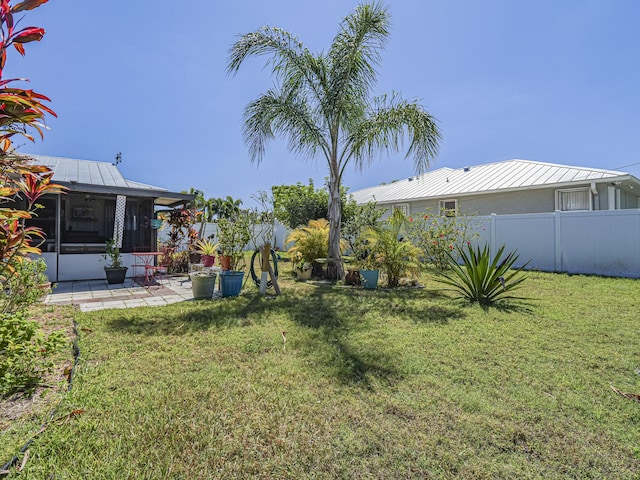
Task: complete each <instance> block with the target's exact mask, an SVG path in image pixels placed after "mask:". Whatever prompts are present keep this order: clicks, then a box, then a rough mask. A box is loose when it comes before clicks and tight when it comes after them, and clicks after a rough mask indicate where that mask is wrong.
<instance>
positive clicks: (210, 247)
mask: <svg viewBox="0 0 640 480" xmlns="http://www.w3.org/2000/svg"><path fill="white" fill-rule="evenodd" d="M195 248H196V253H199V254H200V255H215V254H216V252H217V251H218V244H217V243H214V242H212V241H211V240H198V241H197V242H196V244H195Z"/></svg>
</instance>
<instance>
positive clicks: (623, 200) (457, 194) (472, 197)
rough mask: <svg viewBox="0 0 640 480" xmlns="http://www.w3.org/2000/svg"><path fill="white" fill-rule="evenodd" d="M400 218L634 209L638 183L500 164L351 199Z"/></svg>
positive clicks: (615, 175) (595, 172)
mask: <svg viewBox="0 0 640 480" xmlns="http://www.w3.org/2000/svg"><path fill="white" fill-rule="evenodd" d="M351 195H352V196H353V198H354V199H355V201H356V203H358V204H360V205H362V204H365V203H368V202H376V203H377V204H378V205H379V206H381V207H385V208H387V209H388V210H389V212H391V211H392V210H393V209H400V210H402V211H403V212H404V213H405V214H407V215H410V214H414V213H420V212H424V211H425V209H430V210H431V211H434V212H441V211H444V212H445V213H449V214H453V213H455V212H461V213H464V214H470V215H489V214H492V213H495V214H497V215H503V214H520V213H542V212H553V211H557V210H560V211H579V210H582V211H589V210H618V209H628V208H640V180H638V179H637V178H636V177H634V176H633V175H630V174H629V173H625V172H619V171H613V170H601V169H595V168H586V167H574V166H570V165H557V164H552V163H544V162H535V161H530V160H517V159H516V160H506V161H502V162H496V163H489V164H485V165H476V166H470V167H464V168H458V169H453V168H439V169H437V170H433V171H430V172H427V173H424V174H422V175H418V176H414V177H409V178H407V179H404V180H398V181H394V182H392V183H389V184H383V185H378V186H375V187H369V188H365V189H362V190H357V191H354V192H352V193H351Z"/></svg>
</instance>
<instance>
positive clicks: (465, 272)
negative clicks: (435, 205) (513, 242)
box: [438, 244, 529, 305]
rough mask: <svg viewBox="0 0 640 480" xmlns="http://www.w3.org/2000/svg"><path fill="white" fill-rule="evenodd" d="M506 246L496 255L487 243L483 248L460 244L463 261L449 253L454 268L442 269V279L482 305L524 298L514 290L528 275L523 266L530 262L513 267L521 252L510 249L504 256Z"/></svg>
mask: <svg viewBox="0 0 640 480" xmlns="http://www.w3.org/2000/svg"><path fill="white" fill-rule="evenodd" d="M504 249H505V246H504V245H503V246H502V247H500V249H499V250H498V252H497V253H496V255H495V257H493V259H492V258H491V253H490V252H489V246H488V245H486V244H485V245H484V247H483V248H482V249H481V248H480V247H479V246H478V247H476V248H475V249H474V247H473V246H471V244H467V249H466V250H467V251H465V250H464V249H463V248H460V247H456V251H457V253H458V257H459V260H460V262H461V264H459V263H458V259H457V258H456V257H454V255H452V254H451V253H448V257H449V258H448V261H449V266H450V267H451V269H450V270H449V271H446V272H441V273H439V279H438V281H439V282H441V283H445V284H447V285H450V286H452V287H453V290H455V291H457V292H458V293H459V294H460V296H461V297H463V298H466V299H468V300H469V301H471V302H478V303H479V304H480V305H490V304H492V303H494V302H496V301H499V300H505V299H517V298H521V297H515V296H513V295H510V293H511V292H512V291H513V290H515V289H516V288H518V287H519V286H520V284H521V283H522V282H523V281H524V280H525V279H526V277H527V276H526V274H525V273H524V272H523V269H524V268H525V267H526V266H527V265H528V264H529V262H527V263H525V264H524V265H523V266H522V267H520V268H518V269H512V267H513V264H514V263H515V262H516V260H518V255H517V254H516V252H510V253H509V254H507V256H506V257H504V259H502V255H503V253H504Z"/></svg>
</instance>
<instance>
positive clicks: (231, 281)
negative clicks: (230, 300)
mask: <svg viewBox="0 0 640 480" xmlns="http://www.w3.org/2000/svg"><path fill="white" fill-rule="evenodd" d="M243 277H244V272H234V271H232V270H227V271H223V272H220V292H222V296H223V297H235V296H238V295H240V290H242V278H243Z"/></svg>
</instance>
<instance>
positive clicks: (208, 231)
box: [158, 222, 290, 250]
mask: <svg viewBox="0 0 640 480" xmlns="http://www.w3.org/2000/svg"><path fill="white" fill-rule="evenodd" d="M193 228H195V230H196V232H199V231H200V223H196V224H195V225H194V226H193ZM169 231H170V227H169V226H167V224H166V223H164V225H163V228H162V229H160V230H158V240H159V241H161V242H166V241H167V240H168V239H169ZM216 232H217V225H216V224H215V223H205V225H204V231H203V235H202V238H207V237H209V236H210V235H215V234H216ZM254 232H255V234H254V236H255V237H256V238H257V242H258V244H259V245H254V244H253V243H252V242H251V243H249V244H248V245H247V246H246V247H245V250H255V249H256V247H259V246H261V245H263V242H264V241H266V240H270V241H271V244H272V248H276V247H277V248H279V249H280V250H283V249H284V241H285V239H286V238H287V236H288V235H289V232H290V230H288V229H287V227H285V226H284V225H282V224H281V223H279V222H276V225H275V228H274V231H273V237H272V238H262V237H269V236H270V235H269V233H270V231H269V228H265V227H262V226H259V227H254ZM215 241H216V240H215V238H214V242H215ZM181 246H182V247H183V248H186V242H185V244H184V245H181Z"/></svg>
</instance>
